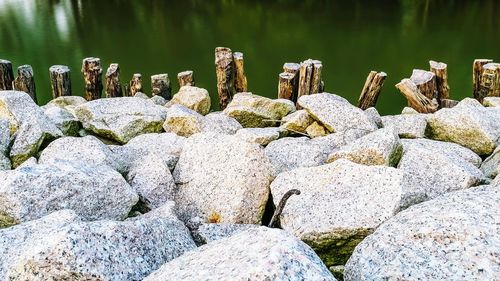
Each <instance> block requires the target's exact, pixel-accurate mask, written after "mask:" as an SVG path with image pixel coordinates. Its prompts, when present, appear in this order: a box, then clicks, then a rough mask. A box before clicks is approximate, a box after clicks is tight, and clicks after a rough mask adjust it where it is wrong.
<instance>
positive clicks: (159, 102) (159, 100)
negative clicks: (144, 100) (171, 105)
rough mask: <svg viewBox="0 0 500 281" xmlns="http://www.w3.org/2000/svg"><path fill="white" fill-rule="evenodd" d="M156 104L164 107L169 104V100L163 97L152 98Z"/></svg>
mask: <svg viewBox="0 0 500 281" xmlns="http://www.w3.org/2000/svg"><path fill="white" fill-rule="evenodd" d="M149 100H150V101H152V102H153V103H154V104H156V105H161V106H164V105H165V104H167V100H166V99H165V98H164V97H162V96H152V97H151V98H150V99H149Z"/></svg>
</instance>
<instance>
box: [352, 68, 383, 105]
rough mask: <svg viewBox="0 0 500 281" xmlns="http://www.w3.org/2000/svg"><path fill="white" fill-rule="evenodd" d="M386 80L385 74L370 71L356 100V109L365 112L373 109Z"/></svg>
mask: <svg viewBox="0 0 500 281" xmlns="http://www.w3.org/2000/svg"><path fill="white" fill-rule="evenodd" d="M386 78H387V74H386V73H385V72H378V73H377V72H376V71H370V73H369V74H368V77H367V78H366V81H365V85H364V86H363V89H362V90H361V95H360V96H359V100H358V107H359V108H361V109H363V110H365V109H367V108H370V107H375V104H376V103H377V99H378V96H379V95H380V91H381V90H382V86H383V85H384V81H385V79H386Z"/></svg>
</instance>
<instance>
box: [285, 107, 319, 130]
mask: <svg viewBox="0 0 500 281" xmlns="http://www.w3.org/2000/svg"><path fill="white" fill-rule="evenodd" d="M282 121H283V122H282V123H281V127H282V128H283V129H286V130H289V131H290V132H292V133H294V132H299V133H305V132H306V129H307V127H309V125H311V124H312V122H313V121H314V119H312V118H311V116H310V115H309V113H307V111H306V110H305V109H301V110H297V111H295V112H293V113H291V114H289V115H287V116H285V117H283V119H282Z"/></svg>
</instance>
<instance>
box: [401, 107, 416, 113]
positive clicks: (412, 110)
mask: <svg viewBox="0 0 500 281" xmlns="http://www.w3.org/2000/svg"><path fill="white" fill-rule="evenodd" d="M401 114H420V113H419V112H418V111H416V110H415V109H413V108H412V107H409V106H405V107H404V108H403V110H401Z"/></svg>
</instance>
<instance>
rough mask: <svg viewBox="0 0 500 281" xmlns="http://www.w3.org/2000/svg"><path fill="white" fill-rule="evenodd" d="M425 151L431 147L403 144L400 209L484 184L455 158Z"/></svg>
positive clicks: (473, 169)
mask: <svg viewBox="0 0 500 281" xmlns="http://www.w3.org/2000/svg"><path fill="white" fill-rule="evenodd" d="M428 147H432V146H431V145H427V146H423V145H421V146H419V145H408V142H404V143H403V150H404V151H403V157H401V161H400V162H399V165H398V168H399V169H401V170H402V171H404V173H405V185H404V186H403V198H402V200H401V208H402V209H403V208H407V207H409V206H411V205H414V204H417V203H420V202H423V201H427V200H430V199H433V198H435V197H437V196H439V195H442V194H445V193H447V192H451V191H455V190H459V189H465V188H469V187H471V186H475V185H478V184H480V183H481V182H483V181H484V175H483V174H482V173H481V171H480V170H479V169H478V168H477V167H476V166H475V165H474V164H472V163H471V162H469V161H467V160H465V159H464V158H462V157H460V156H459V154H454V153H453V152H452V151H451V150H445V149H443V150H442V151H446V152H440V151H439V149H438V148H428ZM442 147H443V148H444V146H442Z"/></svg>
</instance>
